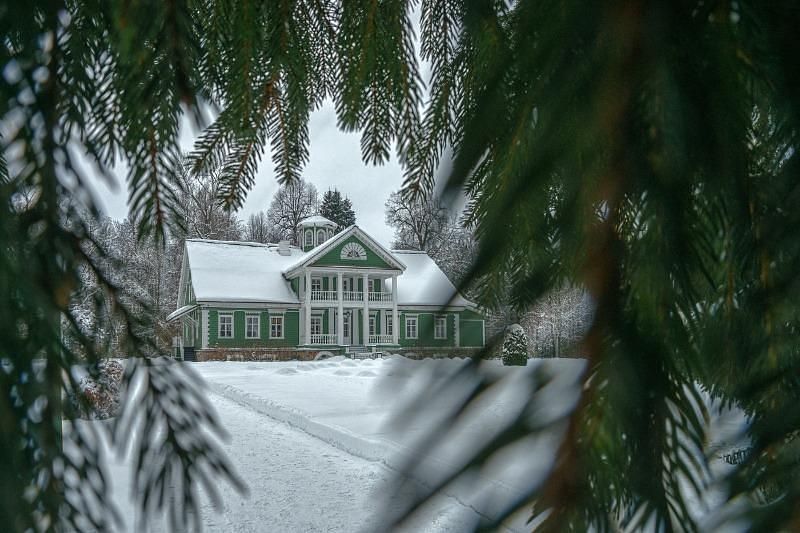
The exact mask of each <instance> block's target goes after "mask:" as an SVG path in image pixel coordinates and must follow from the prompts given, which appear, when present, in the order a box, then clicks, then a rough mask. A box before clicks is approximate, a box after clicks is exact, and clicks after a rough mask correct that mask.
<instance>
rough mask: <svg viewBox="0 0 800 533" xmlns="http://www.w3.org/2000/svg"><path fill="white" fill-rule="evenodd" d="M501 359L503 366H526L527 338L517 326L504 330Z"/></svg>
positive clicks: (523, 331) (513, 325)
mask: <svg viewBox="0 0 800 533" xmlns="http://www.w3.org/2000/svg"><path fill="white" fill-rule="evenodd" d="M501 357H502V359H503V365H505V366H526V365H527V364H528V336H527V335H525V330H524V329H522V326H520V325H519V324H512V325H510V326H509V327H508V329H507V330H506V337H505V339H504V340H503V351H502V353H501Z"/></svg>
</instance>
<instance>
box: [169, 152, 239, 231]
mask: <svg viewBox="0 0 800 533" xmlns="http://www.w3.org/2000/svg"><path fill="white" fill-rule="evenodd" d="M179 177H180V181H181V188H182V191H181V194H182V197H183V198H182V200H183V201H182V205H183V209H184V216H185V220H186V237H189V238H201V239H218V240H224V241H238V240H239V239H241V237H242V224H241V222H240V221H239V219H238V218H236V214H235V213H234V212H233V211H229V210H226V209H224V208H223V207H222V205H221V203H220V202H219V193H220V187H221V183H220V179H219V172H218V171H213V172H204V173H193V172H190V171H189V168H188V166H187V165H184V166H183V167H182V168H181V169H180V172H179Z"/></svg>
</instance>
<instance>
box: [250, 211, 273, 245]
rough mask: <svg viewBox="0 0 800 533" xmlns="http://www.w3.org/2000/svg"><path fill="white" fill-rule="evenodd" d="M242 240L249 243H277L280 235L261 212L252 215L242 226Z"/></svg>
mask: <svg viewBox="0 0 800 533" xmlns="http://www.w3.org/2000/svg"><path fill="white" fill-rule="evenodd" d="M244 239H245V240H247V241H250V242H262V243H268V242H278V241H279V240H281V235H280V232H279V231H276V228H275V227H274V226H272V224H270V223H269V219H268V218H267V214H266V213H264V212H263V211H259V212H258V213H253V214H252V215H250V217H249V218H248V219H247V222H246V223H245V225H244Z"/></svg>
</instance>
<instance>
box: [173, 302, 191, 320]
mask: <svg viewBox="0 0 800 533" xmlns="http://www.w3.org/2000/svg"><path fill="white" fill-rule="evenodd" d="M196 307H197V304H189V305H184V306H183V307H179V308H177V309H176V310H174V311H173V312H171V313H170V314H169V315H167V322H172V321H173V320H177V319H179V318H180V317H182V316H184V315H188V314H189V313H191V312H192V311H194V310H195V308H196Z"/></svg>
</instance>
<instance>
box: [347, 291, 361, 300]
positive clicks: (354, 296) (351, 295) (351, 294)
mask: <svg viewBox="0 0 800 533" xmlns="http://www.w3.org/2000/svg"><path fill="white" fill-rule="evenodd" d="M342 300H344V301H345V302H363V301H364V293H362V292H357V291H344V292H342Z"/></svg>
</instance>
